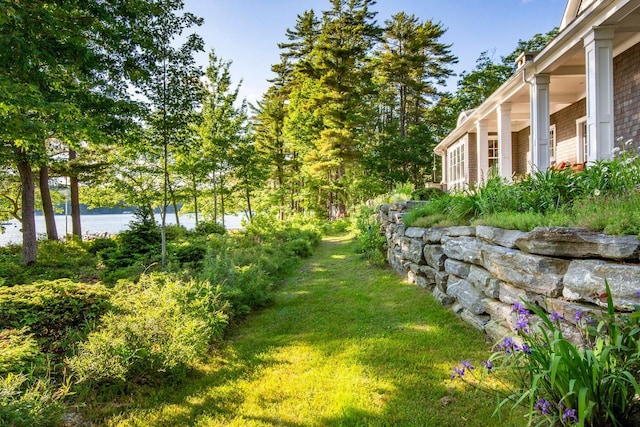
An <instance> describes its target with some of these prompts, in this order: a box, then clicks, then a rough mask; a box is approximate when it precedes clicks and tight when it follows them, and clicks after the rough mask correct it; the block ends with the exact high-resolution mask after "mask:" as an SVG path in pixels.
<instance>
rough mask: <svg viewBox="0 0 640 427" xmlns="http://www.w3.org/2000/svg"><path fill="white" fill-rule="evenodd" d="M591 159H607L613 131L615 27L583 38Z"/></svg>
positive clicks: (609, 154)
mask: <svg viewBox="0 0 640 427" xmlns="http://www.w3.org/2000/svg"><path fill="white" fill-rule="evenodd" d="M584 48H585V60H586V61H585V62H586V74H587V141H588V143H587V145H588V150H589V152H588V153H587V156H586V157H587V159H588V160H589V161H591V162H592V161H594V160H601V159H608V158H610V157H611V152H612V150H613V146H614V134H613V133H614V132H613V127H614V126H613V125H614V122H613V28H612V27H600V28H594V29H593V31H591V33H589V35H587V37H586V38H585V39H584Z"/></svg>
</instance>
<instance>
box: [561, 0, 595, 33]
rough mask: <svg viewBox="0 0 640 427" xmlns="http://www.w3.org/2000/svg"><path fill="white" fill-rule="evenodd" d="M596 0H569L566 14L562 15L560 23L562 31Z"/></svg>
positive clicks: (565, 10)
mask: <svg viewBox="0 0 640 427" xmlns="http://www.w3.org/2000/svg"><path fill="white" fill-rule="evenodd" d="M595 2H596V0H569V1H568V2H567V7H566V8H565V9H564V15H563V16H562V22H561V23H560V31H562V30H563V29H564V28H565V27H566V26H568V25H569V24H570V23H571V22H573V20H574V19H576V17H577V16H578V15H580V14H581V13H582V12H584V11H585V10H587V9H588V8H589V6H591V5H592V4H593V3H595Z"/></svg>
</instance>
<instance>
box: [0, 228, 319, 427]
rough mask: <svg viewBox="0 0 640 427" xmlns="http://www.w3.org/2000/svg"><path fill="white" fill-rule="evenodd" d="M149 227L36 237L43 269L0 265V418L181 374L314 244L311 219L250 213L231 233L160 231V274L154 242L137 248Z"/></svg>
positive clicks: (30, 419) (28, 420) (39, 415)
mask: <svg viewBox="0 0 640 427" xmlns="http://www.w3.org/2000/svg"><path fill="white" fill-rule="evenodd" d="M157 234H158V227H157V225H154V224H153V223H152V222H150V221H148V220H147V219H145V218H143V217H141V218H139V219H138V221H136V222H134V223H133V224H132V226H131V228H130V230H128V231H126V232H124V233H122V234H120V235H118V236H115V237H113V238H108V239H96V240H94V241H92V242H79V241H75V240H72V241H68V242H51V243H48V242H47V243H43V244H42V250H41V251H40V253H39V257H40V258H41V259H43V264H44V265H46V268H45V267H42V266H40V265H38V264H36V265H33V266H24V265H20V264H19V263H18V258H17V257H16V258H15V259H14V258H12V257H11V256H10V257H8V260H7V259H5V258H3V259H2V261H0V265H1V266H2V267H3V268H4V269H5V270H3V271H9V272H10V273H9V274H8V275H7V276H6V278H5V280H3V282H2V283H1V284H0V347H1V349H2V356H1V357H0V379H1V380H2V381H1V382H0V386H1V387H2V389H1V390H0V394H1V395H2V405H3V406H2V412H1V413H0V421H2V422H5V421H6V422H8V423H9V425H59V424H60V422H61V419H60V416H61V415H62V414H63V412H64V411H66V410H68V405H69V402H70V401H71V400H70V399H71V398H70V397H69V396H73V398H72V399H74V400H75V401H77V402H81V401H82V400H83V399H85V398H86V397H87V396H93V395H95V393H96V392H97V391H100V392H101V393H103V394H104V396H107V398H108V397H109V396H120V395H122V394H123V393H128V392H129V391H130V390H131V388H132V387H134V386H138V385H141V384H146V385H147V386H150V385H157V384H162V383H165V382H170V383H174V384H175V383H176V382H179V381H181V380H182V379H184V378H185V376H186V374H187V373H188V372H189V371H190V370H191V369H193V366H194V364H196V363H198V361H200V360H202V358H204V357H205V356H206V355H207V354H208V352H209V351H210V350H211V348H213V347H215V345H217V344H218V343H219V341H220V339H221V338H222V336H223V335H224V333H225V330H226V328H227V325H228V324H229V323H237V322H239V320H240V319H241V318H242V317H244V316H246V315H247V314H248V313H250V312H251V311H252V310H254V309H255V308H257V307H262V306H266V305H268V304H269V303H270V302H271V301H272V299H273V293H274V291H275V290H276V289H277V288H278V286H279V284H280V282H281V281H282V280H283V278H284V277H285V275H286V274H288V273H289V272H290V271H291V270H292V269H293V268H295V267H296V266H297V265H298V262H299V260H300V259H301V258H304V257H308V256H309V255H310V254H311V253H312V251H313V249H314V247H315V246H316V245H317V243H318V242H319V239H320V237H319V236H320V234H319V232H318V231H317V230H316V228H315V227H314V225H313V224H311V223H305V224H301V225H297V224H295V223H280V222H276V220H275V219H268V218H260V217H258V218H257V219H256V221H255V223H253V224H251V225H248V226H247V227H246V230H245V231H242V232H235V233H233V234H232V235H228V234H226V233H225V230H224V229H223V228H221V227H219V226H212V225H210V224H209V225H206V226H201V227H199V228H198V229H197V230H194V231H188V230H185V229H184V228H181V227H170V228H168V230H167V238H168V248H169V262H168V268H167V270H165V271H163V272H160V271H158V270H160V266H159V263H158V260H159V259H158V251H157V248H156V247H155V246H154V245H148V244H143V243H144V242H147V240H146V239H147V238H149V239H151V240H150V241H153V242H155V240H154V238H155V237H157ZM3 251H4V252H5V253H7V254H12V253H14V252H15V253H16V254H17V253H19V249H18V250H17V251H16V250H15V248H14V247H9V248H4V249H3ZM66 257H68V258H69V259H66ZM40 258H39V259H40ZM12 261H13V262H15V265H14V264H13V263H12ZM74 262H76V263H77V264H76V268H75V269H73V268H72V265H73V263H74ZM78 267H81V268H80V269H81V270H82V271H83V274H82V275H78V274H77V272H78V270H79V269H78ZM11 272H15V273H17V274H16V275H15V276H13V275H11V274H12V273H11ZM60 277H63V278H60ZM82 277H87V278H90V279H89V280H88V281H86V282H84V281H82V280H80V279H81V278H82ZM101 278H102V279H104V280H105V282H106V285H105V284H103V283H102V282H101V281H100V279H101ZM21 281H22V282H21ZM70 393H71V395H70ZM43 420H44V421H43ZM0 425H3V424H2V423H0Z"/></svg>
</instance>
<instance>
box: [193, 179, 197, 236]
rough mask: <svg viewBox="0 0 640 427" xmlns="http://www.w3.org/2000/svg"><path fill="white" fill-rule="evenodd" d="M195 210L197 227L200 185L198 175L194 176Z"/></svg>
mask: <svg viewBox="0 0 640 427" xmlns="http://www.w3.org/2000/svg"><path fill="white" fill-rule="evenodd" d="M193 211H194V213H195V215H196V227H197V226H198V187H197V183H196V177H195V176H194V177H193Z"/></svg>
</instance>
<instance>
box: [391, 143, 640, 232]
mask: <svg viewBox="0 0 640 427" xmlns="http://www.w3.org/2000/svg"><path fill="white" fill-rule="evenodd" d="M622 146H624V147H630V146H631V142H630V141H627V142H625V143H624V144H622ZM404 221H405V223H406V224H407V225H410V226H416V227H446V226H451V225H468V224H473V225H490V226H495V227H502V228H510V229H518V230H522V231H531V230H532V229H533V228H535V227H538V226H579V227H587V228H589V229H591V230H594V231H604V232H605V233H608V234H636V235H640V157H639V156H638V155H637V153H636V152H635V151H633V150H627V151H625V150H617V156H616V157H614V158H613V159H611V160H606V161H605V160H603V161H598V162H595V163H594V164H592V165H589V167H587V168H586V169H585V170H584V171H582V172H574V171H573V170H572V169H571V168H560V169H550V170H547V171H534V172H533V173H531V174H530V175H528V176H526V177H522V178H520V179H518V180H515V182H513V183H508V182H506V181H505V180H503V179H502V178H500V177H497V176H492V177H490V178H489V179H488V180H487V182H485V183H483V184H482V185H480V186H477V187H472V188H470V189H468V190H467V191H464V192H462V193H457V194H444V195H441V196H440V197H436V198H432V199H431V200H430V201H429V202H428V203H424V204H422V205H419V206H417V207H416V208H414V209H413V210H412V211H410V212H409V213H408V214H407V216H405V218H404Z"/></svg>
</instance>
